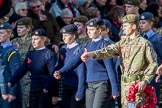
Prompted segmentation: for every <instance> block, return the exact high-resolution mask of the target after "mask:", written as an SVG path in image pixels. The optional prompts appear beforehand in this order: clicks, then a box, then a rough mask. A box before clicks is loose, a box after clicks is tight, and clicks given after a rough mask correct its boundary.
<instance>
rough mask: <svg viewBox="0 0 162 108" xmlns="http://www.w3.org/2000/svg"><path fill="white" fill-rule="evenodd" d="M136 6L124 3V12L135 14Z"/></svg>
mask: <svg viewBox="0 0 162 108" xmlns="http://www.w3.org/2000/svg"><path fill="white" fill-rule="evenodd" d="M136 10H137V7H136V6H134V5H129V4H125V11H126V14H136Z"/></svg>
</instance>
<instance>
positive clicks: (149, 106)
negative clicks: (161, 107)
mask: <svg viewBox="0 0 162 108" xmlns="http://www.w3.org/2000/svg"><path fill="white" fill-rule="evenodd" d="M137 84H138V82H135V83H133V84H132V85H131V87H130V88H129V90H128V92H127V101H133V102H135V101H136V98H137V93H139V92H138V85H137ZM143 95H144V97H145V103H144V105H143V106H141V105H137V106H136V108H155V106H156V103H157V97H156V96H155V88H154V87H152V86H151V85H150V84H147V85H146V88H145V90H144V91H143Z"/></svg>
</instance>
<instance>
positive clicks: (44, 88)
mask: <svg viewBox="0 0 162 108" xmlns="http://www.w3.org/2000/svg"><path fill="white" fill-rule="evenodd" d="M31 36H32V46H33V48H34V50H32V51H29V52H28V53H27V55H26V58H25V60H24V62H23V64H22V66H21V67H19V68H18V69H17V70H16V72H15V74H14V75H13V77H12V78H11V80H10V82H9V83H8V86H9V87H11V86H13V85H15V84H16V82H17V81H19V80H20V79H21V78H22V77H23V76H24V75H25V74H26V73H27V72H28V71H29V72H30V73H31V75H30V79H31V84H30V99H29V103H30V104H29V106H30V108H52V95H57V93H56V92H55V91H54V89H56V88H54V89H53V87H55V85H53V86H52V87H51V86H50V85H49V84H50V82H49V81H51V80H50V74H52V73H53V71H54V69H55V65H56V63H57V57H56V55H54V53H53V52H52V51H51V50H49V49H47V48H46V47H45V45H44V44H45V41H46V39H47V33H46V31H45V30H44V29H37V30H35V31H34V32H33V33H32V34H31ZM52 90H53V91H52ZM51 91H52V92H54V93H55V94H52V95H51V93H52V92H51ZM56 91H57V90H56ZM53 98H55V97H53Z"/></svg>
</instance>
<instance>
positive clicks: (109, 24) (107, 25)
mask: <svg viewBox="0 0 162 108" xmlns="http://www.w3.org/2000/svg"><path fill="white" fill-rule="evenodd" d="M102 20H103V22H104V25H105V26H106V27H107V28H109V29H111V22H110V21H109V20H107V19H102Z"/></svg>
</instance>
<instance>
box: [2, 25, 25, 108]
mask: <svg viewBox="0 0 162 108" xmlns="http://www.w3.org/2000/svg"><path fill="white" fill-rule="evenodd" d="M12 32H13V31H12V27H11V25H10V24H9V23H1V24H0V43H1V46H0V71H1V72H0V84H1V86H0V93H1V96H0V100H1V104H0V108H11V107H12V108H21V107H22V106H21V104H22V103H21V89H20V88H21V87H20V84H19V83H17V84H16V85H15V86H14V87H13V88H12V89H10V90H8V87H7V83H8V82H9V80H10V79H11V77H12V75H13V74H14V73H15V70H16V69H18V67H19V66H20V65H21V62H20V55H19V52H18V50H17V49H15V48H14V47H13V45H12V43H11V41H10V38H11V36H12ZM8 101H9V102H8ZM18 103H19V104H18Z"/></svg>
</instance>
